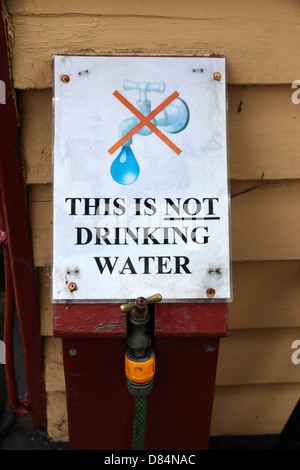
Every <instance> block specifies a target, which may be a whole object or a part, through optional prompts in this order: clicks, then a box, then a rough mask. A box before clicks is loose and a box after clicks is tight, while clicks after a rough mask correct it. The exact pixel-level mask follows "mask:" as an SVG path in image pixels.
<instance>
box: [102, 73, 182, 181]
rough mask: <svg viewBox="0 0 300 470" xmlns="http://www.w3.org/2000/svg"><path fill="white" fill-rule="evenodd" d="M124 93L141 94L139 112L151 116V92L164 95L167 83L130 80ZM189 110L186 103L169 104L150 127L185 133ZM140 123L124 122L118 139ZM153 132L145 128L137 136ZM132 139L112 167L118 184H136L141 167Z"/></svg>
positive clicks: (174, 101)
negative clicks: (136, 91) (136, 92)
mask: <svg viewBox="0 0 300 470" xmlns="http://www.w3.org/2000/svg"><path fill="white" fill-rule="evenodd" d="M123 88H124V90H138V91H139V99H138V101H137V109H138V111H140V113H141V114H143V115H144V116H148V115H149V114H150V113H151V101H150V100H148V97H147V93H148V92H151V91H152V92H157V93H164V91H165V88H166V86H165V82H163V81H161V82H156V83H150V82H134V81H131V80H124V82H123ZM189 116H190V113H189V108H188V106H187V104H186V103H185V101H183V99H181V98H179V97H177V98H175V99H174V100H173V101H172V102H171V103H169V104H168V105H167V106H166V107H165V108H164V109H163V110H162V111H160V112H159V113H158V114H157V115H156V116H155V117H154V118H153V119H152V120H151V123H152V124H153V125H154V126H155V127H161V128H162V129H163V130H164V131H166V132H169V133H171V134H176V133H178V132H181V131H183V130H184V129H185V128H186V126H187V125H188V122H189ZM139 122H140V119H139V118H138V117H136V116H132V117H130V118H128V119H124V120H123V121H121V123H120V125H119V138H120V139H121V138H122V137H124V136H125V135H126V134H127V133H128V132H129V131H130V130H131V129H133V128H134V127H135V126H136V125H137V124H138V123H139ZM152 132H153V131H152V130H151V129H149V127H148V126H146V125H145V126H144V127H142V128H141V129H140V130H139V131H138V132H137V134H139V135H141V136H148V135H150V134H152ZM132 139H133V138H132V137H131V138H129V139H128V140H127V142H125V143H124V145H123V146H122V149H121V151H120V153H119V155H118V156H117V157H116V159H115V160H114V161H113V163H112V165H111V169H110V172H111V176H112V178H113V179H114V180H115V181H116V182H117V183H119V184H124V185H128V184H132V183H134V182H135V181H136V180H137V178H138V176H139V174H140V167H139V164H138V162H137V160H136V158H135V156H134V153H133V151H132V149H131V145H132Z"/></svg>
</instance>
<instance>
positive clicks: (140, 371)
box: [125, 350, 155, 384]
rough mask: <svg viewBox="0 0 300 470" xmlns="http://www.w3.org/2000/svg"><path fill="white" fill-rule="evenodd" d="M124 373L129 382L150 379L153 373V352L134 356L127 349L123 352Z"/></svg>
mask: <svg viewBox="0 0 300 470" xmlns="http://www.w3.org/2000/svg"><path fill="white" fill-rule="evenodd" d="M125 374H126V377H127V379H128V380H130V381H131V382H135V383H140V384H143V383H146V382H149V381H151V380H152V379H153V377H154V374H155V355H154V352H153V351H151V352H150V354H149V355H148V357H144V358H135V357H134V356H133V355H132V351H131V350H128V351H127V352H126V354H125Z"/></svg>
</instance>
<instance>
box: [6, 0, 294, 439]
mask: <svg viewBox="0 0 300 470" xmlns="http://www.w3.org/2000/svg"><path fill="white" fill-rule="evenodd" d="M4 7H5V8H6V15H7V25H8V37H9V40H10V46H9V47H10V54H11V65H12V77H13V80H14V86H15V88H16V90H17V94H18V104H19V113H20V125H21V132H22V143H23V155H24V175H25V179H26V184H27V188H28V202H29V209H30V217H31V227H32V237H33V245H34V260H35V265H36V268H37V274H38V282H39V293H40V305H41V335H42V336H43V339H44V341H43V343H44V348H45V364H46V388H47V406H48V409H47V412H48V432H49V435H50V436H51V437H52V438H53V439H61V440H68V428H67V417H66V403H65V392H64V375H63V368H62V356H61V343H60V340H59V339H55V338H53V330H52V305H51V303H50V277H49V272H50V271H49V268H50V263H51V152H52V148H51V146H52V143H51V142H52V102H51V99H52V89H51V88H52V68H51V65H52V55H53V54H55V53H63V54H87V55H90V54H92V55H93V54H99V55H101V54H113V55H115V54H121V55H124V54H141V55H143V54H144V55H199V56H201V55H207V54H213V53H215V54H224V55H225V56H226V57H227V59H228V79H229V87H228V105H229V151H230V178H231V194H232V202H231V208H232V256H233V287H234V301H233V303H232V304H230V305H229V337H228V338H224V339H222V340H221V349H220V355H219V364H218V371H217V386H216V393H215V401H214V409H213V418H212V428H211V432H212V434H213V435H220V434H258V433H280V432H281V430H282V428H283V426H284V424H285V423H286V421H287V419H288V417H289V415H290V413H291V412H292V410H293V408H294V406H295V404H296V403H297V401H298V399H299V397H300V365H299V366H297V365H294V364H293V363H292V361H291V354H292V352H293V350H292V349H291V344H292V342H293V340H295V339H300V289H299V281H300V242H299V240H300V237H299V235H300V217H299V209H300V151H299V149H300V145H299V144H300V105H299V106H297V105H295V104H293V103H292V101H291V95H292V92H293V91H294V90H292V88H291V84H292V82H293V81H294V80H296V79H300V55H299V54H298V53H297V45H298V38H299V35H300V5H299V2H298V1H297V0H276V1H274V0H264V1H263V2H262V1H260V0H253V1H252V2H248V1H247V0H241V1H239V2H236V1H235V0H224V1H223V2H220V1H218V0H201V1H200V0H185V1H184V2H182V1H181V0H165V1H164V2H162V1H161V0H152V1H151V2H140V1H139V0H127V1H126V2H123V1H121V0H102V1H99V0H85V1H84V2H83V1H82V0H68V1H64V2H62V1H52V2H51V1H48V0H38V1H33V0H22V1H19V0H7V1H5V2H4Z"/></svg>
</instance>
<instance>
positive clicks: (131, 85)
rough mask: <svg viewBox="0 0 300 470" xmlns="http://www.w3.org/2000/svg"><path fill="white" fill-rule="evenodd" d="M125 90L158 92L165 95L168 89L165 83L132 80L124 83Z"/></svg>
mask: <svg viewBox="0 0 300 470" xmlns="http://www.w3.org/2000/svg"><path fill="white" fill-rule="evenodd" d="M123 88H124V90H139V91H140V92H142V93H147V91H156V92H157V93H163V92H164V91H165V89H166V85H165V82H156V83H150V82H133V81H132V80H127V79H126V80H124V82H123Z"/></svg>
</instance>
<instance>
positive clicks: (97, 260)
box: [52, 56, 231, 302]
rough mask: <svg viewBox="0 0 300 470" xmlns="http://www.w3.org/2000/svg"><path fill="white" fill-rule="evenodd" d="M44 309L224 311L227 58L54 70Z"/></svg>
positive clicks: (116, 60) (82, 64)
mask: <svg viewBox="0 0 300 470" xmlns="http://www.w3.org/2000/svg"><path fill="white" fill-rule="evenodd" d="M53 163H54V169H53V179H54V182H53V273H52V300H53V302H64V301H67V302H72V301H73V302H104V301H116V302H119V301H124V300H127V299H133V298H136V297H138V296H140V295H142V296H145V297H147V296H150V295H152V294H154V293H160V294H161V295H162V297H163V300H164V301H167V302H172V301H188V302H191V301H205V300H210V299H213V300H217V301H229V300H230V299H231V276H230V233H229V197H228V171H227V100H226V63H225V59H224V58H196V57H193V58H192V57H189V58H183V57H181V58H174V57H160V58H157V57H86V56H85V57H78V56H56V57H55V60H54V156H53Z"/></svg>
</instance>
